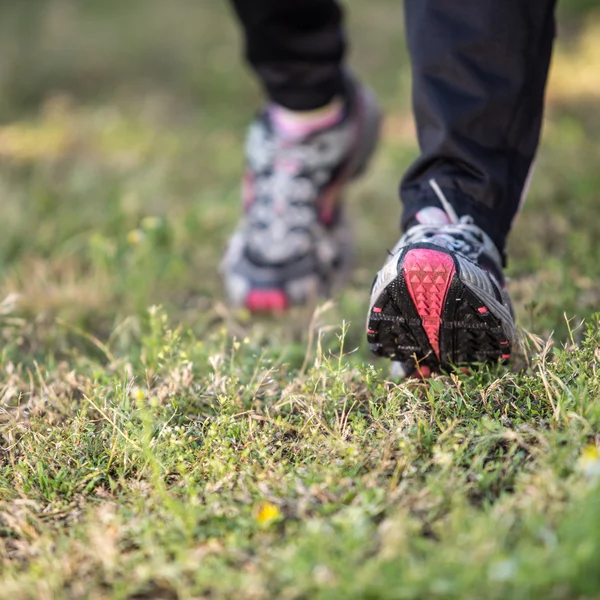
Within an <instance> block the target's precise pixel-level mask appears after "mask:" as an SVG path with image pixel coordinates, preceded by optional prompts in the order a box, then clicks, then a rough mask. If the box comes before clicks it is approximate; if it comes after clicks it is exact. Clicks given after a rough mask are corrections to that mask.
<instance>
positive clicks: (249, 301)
mask: <svg viewBox="0 0 600 600" xmlns="http://www.w3.org/2000/svg"><path fill="white" fill-rule="evenodd" d="M288 306H289V300H288V297H287V296H286V294H285V292H284V291H283V290H251V291H250V292H249V293H248V296H247V297H246V308H248V310H251V311H252V312H282V311H284V310H286V309H287V308H288Z"/></svg>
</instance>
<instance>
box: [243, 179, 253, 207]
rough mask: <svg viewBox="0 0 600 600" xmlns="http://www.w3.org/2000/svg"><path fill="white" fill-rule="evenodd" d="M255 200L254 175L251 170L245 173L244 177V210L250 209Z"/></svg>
mask: <svg viewBox="0 0 600 600" xmlns="http://www.w3.org/2000/svg"><path fill="white" fill-rule="evenodd" d="M253 202H254V175H253V174H252V173H251V172H250V171H246V172H245V173H244V178H243V179H242V204H243V207H244V210H245V211H246V210H248V209H249V208H250V206H252V203H253Z"/></svg>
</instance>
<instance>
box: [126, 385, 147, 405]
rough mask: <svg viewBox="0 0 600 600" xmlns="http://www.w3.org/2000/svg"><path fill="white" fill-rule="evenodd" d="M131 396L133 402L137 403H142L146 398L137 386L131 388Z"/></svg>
mask: <svg viewBox="0 0 600 600" xmlns="http://www.w3.org/2000/svg"><path fill="white" fill-rule="evenodd" d="M129 395H130V396H131V398H132V399H133V400H136V401H137V402H141V401H142V400H143V399H144V398H145V397H146V394H145V393H144V390H143V389H142V388H139V387H137V386H136V387H133V388H131V392H130V393H129Z"/></svg>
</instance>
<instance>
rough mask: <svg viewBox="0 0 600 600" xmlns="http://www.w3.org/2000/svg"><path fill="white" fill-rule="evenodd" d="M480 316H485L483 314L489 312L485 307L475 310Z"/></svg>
mask: <svg viewBox="0 0 600 600" xmlns="http://www.w3.org/2000/svg"><path fill="white" fill-rule="evenodd" d="M477 310H478V311H479V312H480V313H481V314H482V315H485V313H487V312H489V311H488V309H487V308H486V307H485V306H481V307H479V308H478V309H477Z"/></svg>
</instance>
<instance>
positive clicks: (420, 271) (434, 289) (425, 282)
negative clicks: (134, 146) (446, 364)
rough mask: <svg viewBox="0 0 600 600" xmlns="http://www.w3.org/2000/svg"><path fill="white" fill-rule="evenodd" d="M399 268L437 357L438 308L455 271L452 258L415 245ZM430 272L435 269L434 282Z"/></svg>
mask: <svg viewBox="0 0 600 600" xmlns="http://www.w3.org/2000/svg"><path fill="white" fill-rule="evenodd" d="M403 270H404V278H405V281H406V285H407V287H408V293H409V294H410V297H411V299H412V301H413V303H414V305H415V307H416V309H417V312H418V313H419V316H420V317H421V324H422V325H423V329H424V330H425V333H426V334H427V338H428V339H429V343H430V344H431V347H432V348H433V351H434V352H435V354H436V356H437V357H438V360H439V358H440V328H441V325H442V311H443V310H444V305H445V303H446V296H447V295H448V288H449V287H450V282H451V281H452V277H453V275H454V273H455V272H456V267H455V266H454V261H453V260H452V257H451V256H449V255H448V254H446V253H445V252H438V251H437V250H430V249H428V248H418V249H415V250H409V251H408V252H407V253H406V256H405V257H404V264H403ZM433 272H435V273H436V278H435V283H434V282H433V279H432V277H431V275H430V274H431V273H433ZM438 282H439V283H438Z"/></svg>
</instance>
